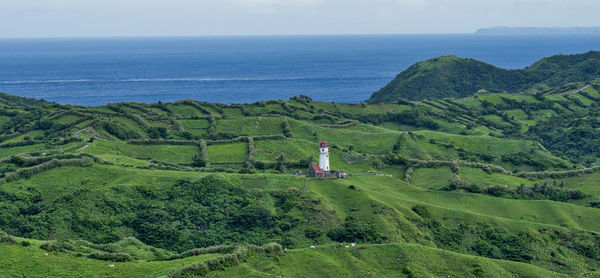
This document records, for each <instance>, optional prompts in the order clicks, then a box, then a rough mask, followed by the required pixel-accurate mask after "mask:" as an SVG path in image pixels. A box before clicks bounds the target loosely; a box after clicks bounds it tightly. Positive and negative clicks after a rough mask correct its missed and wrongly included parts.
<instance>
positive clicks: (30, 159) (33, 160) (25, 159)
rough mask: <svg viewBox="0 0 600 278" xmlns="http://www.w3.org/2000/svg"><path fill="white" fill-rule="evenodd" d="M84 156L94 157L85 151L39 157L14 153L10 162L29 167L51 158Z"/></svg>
mask: <svg viewBox="0 0 600 278" xmlns="http://www.w3.org/2000/svg"><path fill="white" fill-rule="evenodd" d="M86 157H87V158H92V159H94V156H92V155H91V154H87V153H82V154H55V155H48V156H39V157H34V156H21V155H15V156H12V157H11V158H10V162H12V163H14V164H16V165H17V166H19V167H30V166H35V165H39V164H42V163H44V162H47V161H50V160H53V159H58V160H61V159H73V158H86Z"/></svg>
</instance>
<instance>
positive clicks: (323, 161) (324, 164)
mask: <svg viewBox="0 0 600 278" xmlns="http://www.w3.org/2000/svg"><path fill="white" fill-rule="evenodd" d="M319 168H320V169H321V170H323V171H325V172H329V148H328V147H327V141H325V140H323V141H321V145H320V148H319Z"/></svg>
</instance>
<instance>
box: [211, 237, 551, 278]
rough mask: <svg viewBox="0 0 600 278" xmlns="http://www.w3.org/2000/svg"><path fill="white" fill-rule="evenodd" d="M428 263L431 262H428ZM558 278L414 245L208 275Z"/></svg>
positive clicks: (294, 257)
mask: <svg viewBox="0 0 600 278" xmlns="http://www.w3.org/2000/svg"><path fill="white" fill-rule="evenodd" d="M431 262H435V263H434V264H432V263H431ZM480 275H483V276H484V277H511V276H512V277H562V275H560V274H558V273H554V272H551V271H548V270H545V269H543V268H539V267H535V266H532V265H528V264H523V263H515V262H509V261H502V260H492V259H484V258H480V257H474V256H468V255H463V254H458V253H454V252H448V251H443V250H439V249H435V248H430V247H425V246H422V245H416V244H385V245H362V244H359V245H357V246H355V247H351V248H348V249H347V248H345V247H344V246H342V245H335V244H334V245H325V246H319V247H317V248H316V249H309V248H304V249H295V250H290V251H289V252H288V253H287V254H286V255H285V256H281V257H277V258H273V259H270V258H266V259H265V258H255V259H252V260H250V261H248V262H247V263H244V264H242V265H240V266H237V267H235V268H232V269H228V270H226V271H223V272H214V273H211V274H210V275H209V277H240V276H244V277H281V276H283V277H480Z"/></svg>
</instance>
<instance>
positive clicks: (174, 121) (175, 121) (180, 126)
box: [169, 117, 185, 134]
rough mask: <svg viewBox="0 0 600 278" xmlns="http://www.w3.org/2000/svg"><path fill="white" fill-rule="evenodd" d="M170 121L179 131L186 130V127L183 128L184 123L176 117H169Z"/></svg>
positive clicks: (180, 132)
mask: <svg viewBox="0 0 600 278" xmlns="http://www.w3.org/2000/svg"><path fill="white" fill-rule="evenodd" d="M169 122H171V124H172V125H173V126H174V127H175V128H176V129H177V133H179V134H182V133H184V132H185V128H183V125H182V124H181V123H180V122H179V121H177V120H176V119H175V118H173V117H169Z"/></svg>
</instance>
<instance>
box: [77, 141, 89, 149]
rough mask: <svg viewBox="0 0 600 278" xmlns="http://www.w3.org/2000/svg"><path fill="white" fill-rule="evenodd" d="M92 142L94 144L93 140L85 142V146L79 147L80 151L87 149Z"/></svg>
mask: <svg viewBox="0 0 600 278" xmlns="http://www.w3.org/2000/svg"><path fill="white" fill-rule="evenodd" d="M91 144H92V142H87V143H86V144H85V146H83V147H81V148H79V149H78V151H81V150H85V149H87V147H89V146H90V145H91Z"/></svg>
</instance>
